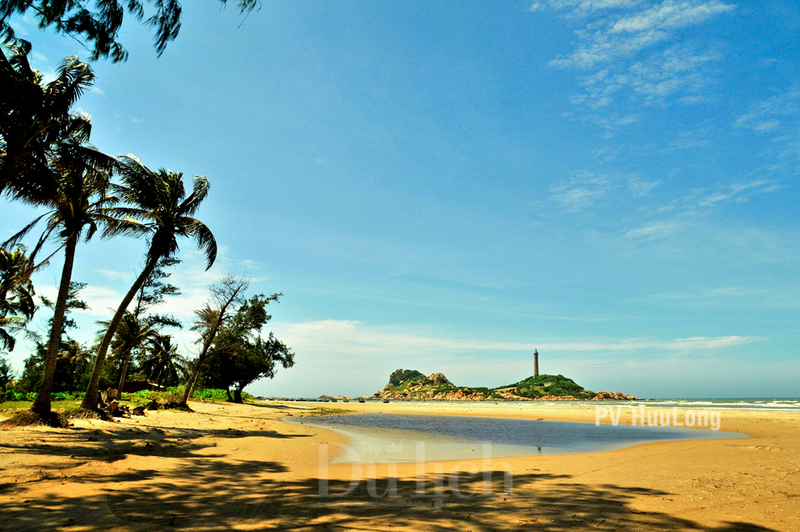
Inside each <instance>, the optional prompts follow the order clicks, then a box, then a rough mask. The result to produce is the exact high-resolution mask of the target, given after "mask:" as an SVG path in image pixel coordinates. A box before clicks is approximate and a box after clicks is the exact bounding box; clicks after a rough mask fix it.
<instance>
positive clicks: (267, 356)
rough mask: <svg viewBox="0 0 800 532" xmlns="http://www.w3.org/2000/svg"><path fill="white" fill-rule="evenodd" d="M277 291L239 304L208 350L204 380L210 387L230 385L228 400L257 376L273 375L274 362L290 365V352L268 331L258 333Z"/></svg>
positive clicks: (275, 365) (237, 395)
mask: <svg viewBox="0 0 800 532" xmlns="http://www.w3.org/2000/svg"><path fill="white" fill-rule="evenodd" d="M278 297H279V294H273V295H272V296H269V297H266V296H264V295H263V294H259V295H256V296H254V297H252V298H250V300H248V301H246V302H245V303H244V304H243V305H242V306H240V307H239V309H238V310H237V312H236V314H234V315H233V317H232V318H231V320H230V322H229V323H228V324H226V325H225V326H224V327H223V328H221V329H220V331H219V333H218V334H217V336H216V339H215V341H214V345H213V347H212V349H211V350H210V352H209V358H208V363H207V365H206V368H205V370H204V374H203V378H204V382H205V383H206V384H207V385H209V386H212V387H222V388H225V389H226V390H231V389H233V392H234V394H233V397H230V400H232V401H234V402H237V403H240V402H242V398H241V393H242V390H244V388H245V386H247V385H249V384H250V383H252V382H254V381H256V380H258V379H261V378H270V379H271V378H273V377H274V376H275V371H276V370H277V365H278V364H280V365H281V366H283V367H284V368H290V367H292V366H293V365H294V353H292V351H291V350H290V349H289V348H288V347H287V346H286V344H284V343H283V342H281V341H280V340H278V339H277V338H275V336H274V335H273V334H272V333H269V336H268V337H267V338H266V339H265V338H263V337H262V336H261V335H260V333H261V329H262V328H263V326H264V325H265V324H266V323H267V322H268V321H269V320H270V319H271V318H272V316H270V315H269V314H267V311H266V306H267V305H268V304H269V303H270V302H271V301H277V300H278Z"/></svg>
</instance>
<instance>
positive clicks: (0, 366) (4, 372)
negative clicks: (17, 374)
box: [0, 354, 14, 392]
mask: <svg viewBox="0 0 800 532" xmlns="http://www.w3.org/2000/svg"><path fill="white" fill-rule="evenodd" d="M13 380H14V370H13V369H12V368H11V364H9V363H8V360H7V359H6V357H4V356H3V355H2V354H0V392H3V391H5V389H6V387H7V386H8V384H9V383H10V382H11V381H13Z"/></svg>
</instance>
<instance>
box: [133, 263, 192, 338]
mask: <svg viewBox="0 0 800 532" xmlns="http://www.w3.org/2000/svg"><path fill="white" fill-rule="evenodd" d="M180 263H181V260H180V259H178V258H176V257H161V258H160V259H159V261H158V263H157V264H156V267H155V269H154V270H153V272H152V273H151V274H150V275H149V276H148V277H147V279H146V280H145V282H144V284H142V287H141V288H139V291H138V292H137V293H136V301H135V303H134V305H133V309H132V310H131V313H132V314H133V315H134V316H135V317H136V318H137V319H139V320H141V321H142V323H144V324H146V325H149V326H150V327H177V328H178V329H182V328H183V324H181V322H180V321H179V320H178V319H177V318H176V317H175V316H173V315H171V314H156V313H149V312H148V311H149V310H150V309H151V308H153V307H155V306H157V305H160V304H161V303H163V302H164V301H166V298H167V297H169V296H179V295H181V290H180V288H178V287H177V286H175V285H172V284H170V283H169V282H165V281H166V279H169V277H170V276H171V275H172V273H171V272H169V271H167V270H168V269H169V268H172V267H174V266H177V265H178V264H180Z"/></svg>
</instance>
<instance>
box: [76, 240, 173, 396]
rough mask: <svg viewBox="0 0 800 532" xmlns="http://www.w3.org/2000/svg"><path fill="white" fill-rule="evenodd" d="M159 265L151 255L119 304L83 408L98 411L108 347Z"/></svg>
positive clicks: (156, 259)
mask: <svg viewBox="0 0 800 532" xmlns="http://www.w3.org/2000/svg"><path fill="white" fill-rule="evenodd" d="M157 263H158V256H156V255H155V254H151V256H150V257H149V258H148V259H147V264H145V267H144V270H143V271H142V273H140V274H139V277H137V278H136V281H134V283H133V286H131V288H130V290H128V293H127V294H125V297H124V298H123V299H122V302H121V303H120V304H119V308H117V312H116V313H115V314H114V317H113V318H111V322H110V323H109V324H108V330H106V334H105V335H104V336H103V340H102V341H101V342H100V347H99V348H98V350H97V357H95V359H94V367H93V368H92V377H91V379H89V386H88V387H87V388H86V395H85V396H84V397H83V401H81V408H85V409H89V410H97V404H98V403H99V401H98V399H99V394H98V391H99V390H98V387H99V386H100V375H101V374H102V373H103V365H104V364H105V362H106V354H107V353H108V347H109V346H110V345H111V340H112V339H113V338H114V334H116V332H117V327H118V326H119V322H120V321H122V316H124V315H125V311H126V310H128V305H130V304H131V301H133V298H134V296H135V295H136V292H138V291H139V289H140V288H141V287H142V285H143V284H144V282H145V281H146V280H147V278H148V277H150V274H151V273H153V270H154V269H155V267H156V264H157Z"/></svg>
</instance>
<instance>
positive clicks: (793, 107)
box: [733, 89, 800, 133]
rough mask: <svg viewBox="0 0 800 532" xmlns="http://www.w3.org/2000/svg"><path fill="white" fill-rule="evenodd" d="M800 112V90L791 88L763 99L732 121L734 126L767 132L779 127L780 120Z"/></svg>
mask: <svg viewBox="0 0 800 532" xmlns="http://www.w3.org/2000/svg"><path fill="white" fill-rule="evenodd" d="M798 112H800V90H797V89H791V90H788V91H786V92H783V93H781V94H777V95H775V96H773V97H771V98H768V99H766V100H764V101H763V102H761V103H759V104H758V105H756V106H755V107H754V108H753V109H752V110H750V111H749V112H747V113H745V114H743V115H742V116H740V117H739V118H737V119H736V121H735V122H734V123H733V125H734V127H737V128H744V129H751V130H753V131H756V132H758V133H768V132H771V131H775V130H777V129H779V128H780V127H781V125H782V122H781V120H783V119H785V117H788V116H791V115H796V114H798Z"/></svg>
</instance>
